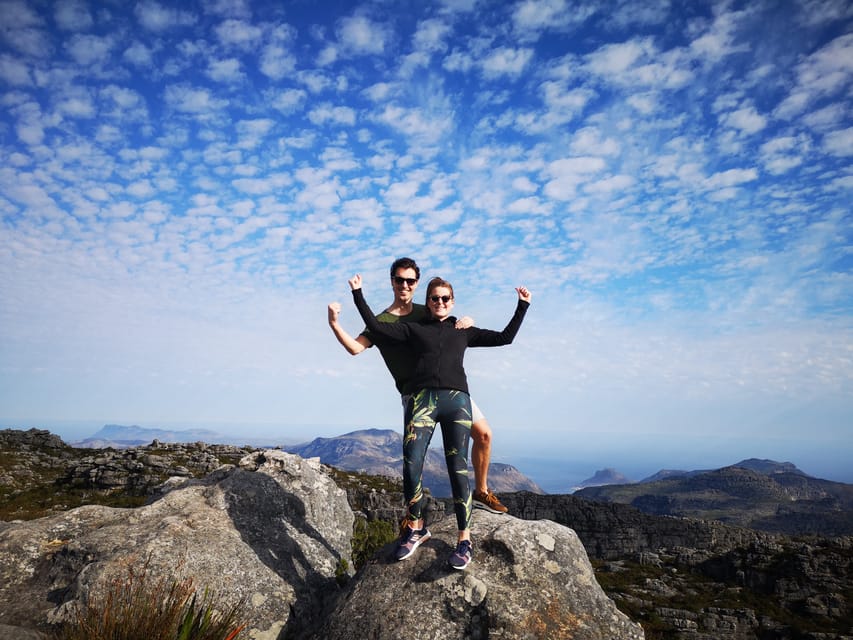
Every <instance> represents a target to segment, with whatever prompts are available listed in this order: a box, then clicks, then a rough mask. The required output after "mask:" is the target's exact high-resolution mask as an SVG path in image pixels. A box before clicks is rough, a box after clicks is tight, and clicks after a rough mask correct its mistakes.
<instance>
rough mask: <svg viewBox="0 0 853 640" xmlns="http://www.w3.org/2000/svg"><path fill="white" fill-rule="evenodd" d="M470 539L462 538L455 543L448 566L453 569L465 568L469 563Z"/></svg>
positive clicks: (470, 556) (470, 555)
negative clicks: (454, 549)
mask: <svg viewBox="0 0 853 640" xmlns="http://www.w3.org/2000/svg"><path fill="white" fill-rule="evenodd" d="M471 558H472V553H471V541H470V540H463V541H462V542H460V543H459V544H457V545H456V551H454V552H453V554H452V555H451V556H450V560H449V562H450V566H451V567H453V568H454V569H466V568H467V567H468V565H469V564H470V563H471Z"/></svg>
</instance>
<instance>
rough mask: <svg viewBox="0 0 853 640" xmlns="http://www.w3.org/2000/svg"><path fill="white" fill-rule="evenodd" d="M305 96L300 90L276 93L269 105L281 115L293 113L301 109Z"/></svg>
mask: <svg viewBox="0 0 853 640" xmlns="http://www.w3.org/2000/svg"><path fill="white" fill-rule="evenodd" d="M307 96H308V94H307V93H305V91H303V90H302V89H286V90H284V91H281V92H279V93H276V94H275V96H274V97H273V98H272V100H271V101H270V105H271V106H272V107H273V108H274V109H277V110H279V111H281V112H282V113H293V112H294V111H296V110H298V109H299V108H301V107H302V105H303V104H304V103H305V99H306V97H307Z"/></svg>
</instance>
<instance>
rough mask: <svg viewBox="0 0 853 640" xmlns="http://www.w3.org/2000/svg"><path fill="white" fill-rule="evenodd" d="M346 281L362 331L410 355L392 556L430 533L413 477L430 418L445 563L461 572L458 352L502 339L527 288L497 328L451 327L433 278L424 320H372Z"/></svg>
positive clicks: (419, 468)
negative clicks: (448, 544) (447, 528)
mask: <svg viewBox="0 0 853 640" xmlns="http://www.w3.org/2000/svg"><path fill="white" fill-rule="evenodd" d="M349 285H350V287H351V288H352V294H353V300H354V301H355V305H356V307H357V308H358V312H359V313H360V314H361V317H362V319H363V320H364V322H365V324H366V325H367V328H368V329H369V330H370V331H371V332H372V333H374V335H381V336H383V338H385V339H388V340H396V341H400V342H408V343H409V345H410V346H411V347H412V348H413V350H414V351H415V352H416V354H417V358H418V359H417V364H416V366H415V372H414V375H413V376H412V377H411V379H410V380H409V382H408V387H407V388H406V389H403V390H402V391H403V393H404V394H410V395H411V397H410V399H409V402H408V405H407V407H406V416H405V423H406V426H405V434H404V439H403V492H404V494H405V497H406V504H407V510H406V520H405V526H404V527H403V534H402V535H401V537H400V540H399V542H398V544H397V550H396V557H397V559H398V560H405V559H406V558H408V557H410V556H411V555H412V554H413V553H414V552H415V550H416V549H417V548H418V547H419V546H420V544H421V543H422V542H424V541H426V540H428V539H429V538H430V535H431V534H430V532H429V529H427V527H426V525H425V523H424V521H423V513H422V506H423V505H422V503H423V487H422V485H421V476H422V472H423V465H424V458H425V457H426V452H427V448H428V447H429V442H430V439H431V438H432V434H433V431H434V430H435V425H436V423H437V422H438V423H440V424H441V434H442V440H443V442H444V456H445V459H446V461H447V472H448V474H449V475H450V486H451V489H452V490H453V506H454V511H455V513H456V523H457V526H458V529H459V538H458V540H457V546H456V550H455V551H454V552H453V554H452V555H451V556H450V565H451V566H452V567H453V568H454V569H465V568H466V567H467V566H468V564H469V563H470V562H471V557H472V551H471V530H470V528H471V490H470V486H469V484H468V438H469V436H470V433H471V399H470V397H469V396H468V381H467V378H466V376H465V369H464V368H463V366H462V362H463V359H464V356H465V349H467V348H468V347H498V346H501V345H505V344H510V343H511V342H512V340H513V338H515V334H516V333H518V329H519V327H520V326H521V322H522V320H523V319H524V315H525V313H526V312H527V308H528V307H529V306H530V299H531V295H530V292H529V291H528V290H527V289H526V288H525V287H517V288H516V291H517V292H518V305H517V307H516V310H515V314H514V315H513V316H512V319H511V320H510V322H509V324H507V326H506V327H505V328H504V330H503V331H490V330H488V329H479V328H477V327H469V328H468V329H461V330H460V329H456V328H455V327H454V324H455V322H456V319H455V318H453V317H452V316H451V315H450V313H451V311H452V310H453V304H454V299H453V287H452V286H451V284H450V283H449V282H446V281H445V280H442V279H441V278H433V279H432V280H430V282H429V284H428V285H427V293H426V305H427V307H428V309H429V311H430V317H429V318H426V319H424V320H423V321H422V322H405V323H394V324H389V323H383V322H379V321H378V320H377V319H376V317H375V316H374V315H373V312H372V311H371V310H370V307H369V306H368V305H367V302H366V301H365V300H364V294H363V292H362V290H361V276H360V275H355V276H353V277H352V278H351V279H350V280H349ZM448 320H450V322H447V321H448Z"/></svg>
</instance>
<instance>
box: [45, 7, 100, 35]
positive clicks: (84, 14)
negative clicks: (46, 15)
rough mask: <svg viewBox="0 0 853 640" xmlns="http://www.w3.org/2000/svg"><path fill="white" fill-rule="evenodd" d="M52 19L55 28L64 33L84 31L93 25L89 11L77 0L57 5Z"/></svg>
mask: <svg viewBox="0 0 853 640" xmlns="http://www.w3.org/2000/svg"><path fill="white" fill-rule="evenodd" d="M53 17H54V20H56V26H57V27H59V28H60V29H62V30H64V31H85V30H86V29H89V28H90V27H91V26H92V24H93V20H92V14H91V13H89V9H88V8H87V7H86V5H85V4H84V3H83V2H81V1H78V0H65V1H63V2H60V3H58V4H57V5H56V8H55V9H54V12H53Z"/></svg>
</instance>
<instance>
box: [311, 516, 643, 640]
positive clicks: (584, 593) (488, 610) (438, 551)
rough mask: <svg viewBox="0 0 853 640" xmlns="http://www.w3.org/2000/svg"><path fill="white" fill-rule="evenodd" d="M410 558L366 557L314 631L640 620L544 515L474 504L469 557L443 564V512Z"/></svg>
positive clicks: (551, 635)
mask: <svg viewBox="0 0 853 640" xmlns="http://www.w3.org/2000/svg"><path fill="white" fill-rule="evenodd" d="M429 526H430V530H431V532H432V534H433V536H432V538H431V539H430V540H428V541H427V542H425V543H424V544H423V545H422V546H421V547H420V548H419V549H418V551H417V553H416V554H415V555H414V556H413V557H412V558H410V559H408V560H405V561H403V562H396V561H395V560H393V558H392V557H391V554H392V551H393V544H391V545H388V546H386V547H385V548H384V549H383V550H382V551H380V552H379V554H378V555H377V556H376V558H375V559H374V560H373V561H372V562H370V563H368V564H367V565H365V567H363V568H362V570H361V571H360V572H359V573H358V574H357V576H356V579H355V580H353V581H352V582H351V583H350V585H348V587H347V588H346V590H345V591H344V592H343V593H342V594H341V596H340V598H339V601H338V603H337V605H336V606H335V607H334V609H333V611H332V613H331V615H330V616H329V619H328V620H327V622H326V624H325V626H324V627H323V628H322V629H321V630H320V631H319V632H317V633H315V634H314V635H313V638H315V639H316V640H320V638H322V639H324V640H350V639H352V638H371V639H373V640H398V639H399V638H405V637H417V638H430V639H431V640H445V639H446V640H451V639H452V640H459V639H463V638H470V639H472V640H476V639H478V638H489V639H490V640H497V639H501V638H503V639H507V640H509V639H513V640H517V639H529V640H536V639H541V640H546V639H547V640H560V639H569V638H571V639H572V640H622V639H624V640H628V639H639V638H643V637H644V636H643V631H642V629H641V628H640V626H639V625H637V624H634V623H632V622H631V621H630V620H629V619H628V618H627V617H626V616H625V615H624V614H622V613H621V612H619V611H618V610H617V609H616V606H615V605H614V604H613V602H612V601H611V600H610V599H609V598H608V597H607V596H606V595H605V594H604V592H603V591H602V590H601V588H600V587H599V585H598V583H597V582H596V579H595V576H594V574H593V570H592V566H591V565H590V563H589V559H588V558H587V554H586V552H585V551H584V548H583V545H582V544H581V542H580V540H579V539H578V537H577V535H575V533H574V532H573V531H572V530H571V529H569V528H567V527H564V526H562V525H558V524H556V523H554V522H550V521H547V520H540V521H524V520H519V519H517V518H514V517H512V516H498V515H493V514H490V513H487V512H484V511H477V512H476V513H475V515H474V522H473V525H472V530H471V531H472V539H473V541H474V560H473V561H472V563H471V565H470V566H469V567H468V569H467V570H466V571H457V570H454V569H451V568H450V567H449V566H448V565H447V558H448V556H449V555H450V553H451V552H452V551H453V547H455V544H456V521H455V519H454V518H453V517H452V516H444V515H443V514H442V516H441V517H440V519H439V520H437V521H436V522H434V523H432V524H430V525H429Z"/></svg>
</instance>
